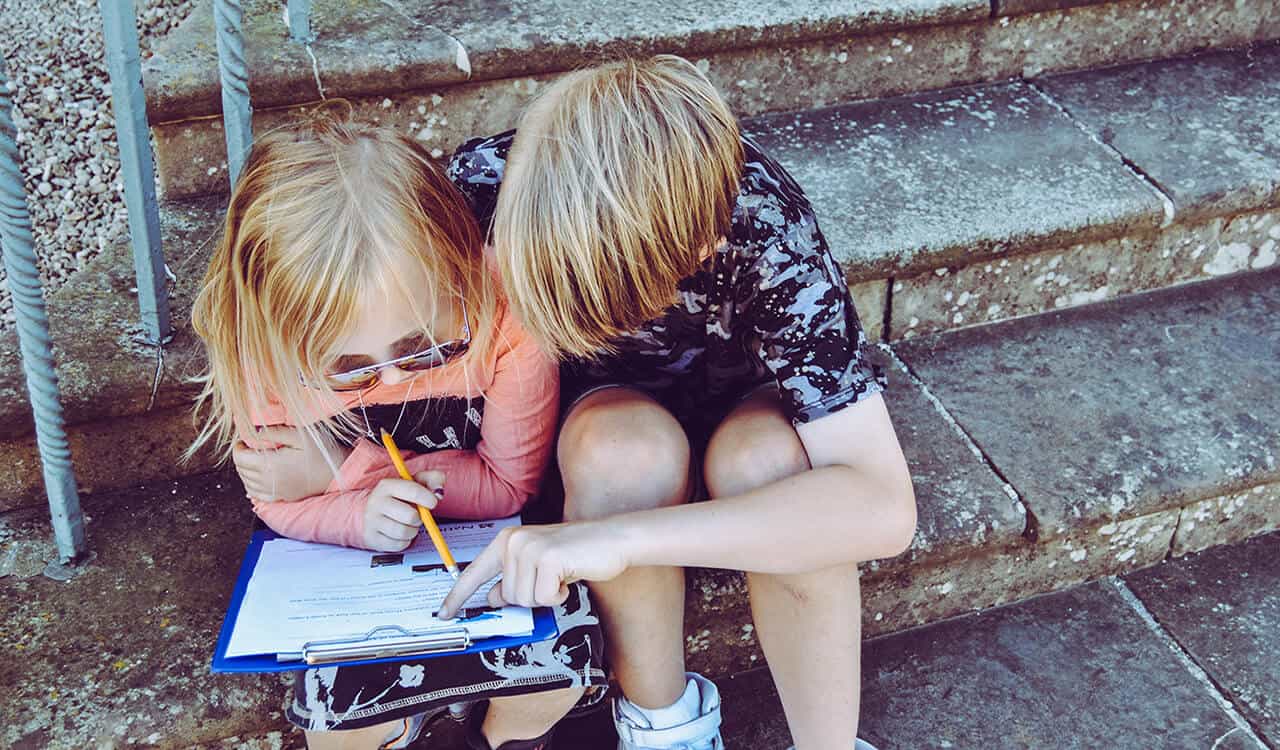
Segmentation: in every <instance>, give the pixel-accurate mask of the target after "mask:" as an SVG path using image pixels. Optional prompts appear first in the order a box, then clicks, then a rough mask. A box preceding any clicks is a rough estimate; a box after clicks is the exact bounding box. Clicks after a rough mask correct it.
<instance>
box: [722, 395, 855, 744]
mask: <svg viewBox="0 0 1280 750" xmlns="http://www.w3.org/2000/svg"><path fill="white" fill-rule="evenodd" d="M808 469H809V460H808V456H807V454H806V453H805V450H804V445H803V444H802V443H801V442H800V436H799V435H797V434H796V431H795V428H794V427H792V425H791V422H790V420H788V419H787V418H786V416H785V415H784V413H783V411H782V408H781V405H780V404H779V402H778V397H777V395H776V394H774V393H762V394H760V395H758V396H755V397H753V398H751V399H749V400H747V401H746V402H744V403H743V404H742V405H740V406H739V407H738V408H737V409H735V410H734V411H733V412H732V413H730V414H729V416H728V417H726V418H725V420H724V422H722V423H721V424H720V426H719V428H717V430H716V432H715V434H714V435H713V436H712V438H711V442H710V444H709V445H708V446H707V458H706V462H705V476H706V480H707V487H708V489H709V490H710V491H711V496H712V497H713V498H718V497H731V496H733V495H737V494H741V493H743V492H746V491H747V490H750V489H753V488H755V487H760V486H763V485H767V484H771V483H773V482H776V481H778V480H780V479H784V478H786V477H788V476H791V475H793V474H797V473H800V472H802V471H807V470H808ZM783 553H784V554H785V551H784V552H783ZM747 583H748V585H749V587H750V592H751V613H752V616H753V617H754V619H755V626H756V633H757V637H758V638H759V639H760V646H761V647H762V648H763V649H764V654H765V658H766V659H767V660H768V662H769V668H770V670H771V672H772V674H773V679H774V683H775V684H776V685H777V687H778V694H779V696H781V698H782V706H783V709H784V711H785V712H786V716H787V724H788V725H789V726H790V728H791V735H792V738H793V739H794V740H795V743H796V750H816V749H817V748H846V747H847V748H852V747H853V745H854V740H855V736H856V734H857V729H858V700H859V691H860V686H859V670H860V655H861V654H860V652H861V641H862V620H861V592H860V589H859V587H858V570H857V566H856V565H855V564H849V565H842V566H837V567H833V568H828V569H824V570H817V571H812V572H808V573H802V574H797V575H768V574H761V573H752V574H749V575H748V576H747Z"/></svg>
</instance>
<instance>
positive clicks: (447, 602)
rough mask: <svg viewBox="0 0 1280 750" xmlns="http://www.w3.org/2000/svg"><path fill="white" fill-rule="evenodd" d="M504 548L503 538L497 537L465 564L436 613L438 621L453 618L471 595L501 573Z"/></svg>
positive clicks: (504, 540) (504, 541)
mask: <svg viewBox="0 0 1280 750" xmlns="http://www.w3.org/2000/svg"><path fill="white" fill-rule="evenodd" d="M505 546H506V539H505V537H503V536H499V537H498V538H497V539H494V540H493V541H492V542H490V544H489V546H488V547H485V548H484V551H483V552H481V553H480V555H479V556H478V557H476V559H475V560H472V561H471V562H470V563H468V564H467V566H466V568H464V569H463V571H462V574H461V575H459V576H458V580H457V581H456V582H455V583H454V584H453V589H452V590H451V591H450V592H449V595H448V596H446V597H445V598H444V602H443V603H442V604H441V605H440V611H439V612H438V613H437V616H438V617H439V618H440V619H442V620H446V619H449V618H450V617H453V616H454V615H455V614H456V613H457V612H458V610H460V609H462V605H463V604H464V603H466V601H467V600H468V599H470V598H471V595H472V594H474V593H476V591H478V590H479V589H480V587H481V586H483V585H484V584H485V583H487V582H489V581H491V580H493V579H494V578H495V577H497V576H498V575H499V574H501V573H502V550H503V548H504V547H505Z"/></svg>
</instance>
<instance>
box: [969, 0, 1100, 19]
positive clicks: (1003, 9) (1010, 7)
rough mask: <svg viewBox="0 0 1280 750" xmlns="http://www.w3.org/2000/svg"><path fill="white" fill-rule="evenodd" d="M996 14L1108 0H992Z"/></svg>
mask: <svg viewBox="0 0 1280 750" xmlns="http://www.w3.org/2000/svg"><path fill="white" fill-rule="evenodd" d="M993 2H994V4H995V13H996V15H998V16H1014V15H1018V14H1020V13H1038V12H1041V11H1046V10H1065V9H1067V8H1079V7H1081V6H1084V5H1098V4H1099V3H1105V2H1108V0H993Z"/></svg>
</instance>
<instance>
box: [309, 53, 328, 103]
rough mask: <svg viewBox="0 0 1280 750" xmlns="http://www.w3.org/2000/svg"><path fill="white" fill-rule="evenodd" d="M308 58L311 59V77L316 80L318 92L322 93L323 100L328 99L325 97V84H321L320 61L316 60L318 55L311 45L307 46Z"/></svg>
mask: <svg viewBox="0 0 1280 750" xmlns="http://www.w3.org/2000/svg"><path fill="white" fill-rule="evenodd" d="M305 49H306V50H307V56H308V57H310V58H311V75H312V76H314V77H315V79H316V91H318V92H319V93H320V98H321V99H328V98H329V97H327V96H325V95H324V84H323V83H321V82H320V61H319V60H317V59H316V53H315V52H313V51H312V50H311V45H310V44H308V45H306V47H305Z"/></svg>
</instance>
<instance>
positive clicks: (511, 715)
mask: <svg viewBox="0 0 1280 750" xmlns="http://www.w3.org/2000/svg"><path fill="white" fill-rule="evenodd" d="M582 693H583V688H564V689H563V690H549V691H547V692H545V693H530V694H528V695H513V696H510V697H507V698H494V699H493V700H491V701H489V711H488V712H487V713H486V714H485V716H484V724H483V725H482V726H481V727H480V730H481V731H482V732H484V737H485V739H486V740H488V741H489V747H498V746H499V745H501V744H502V743H504V742H507V741H508V740H529V739H533V738H534V737H541V736H542V735H544V734H546V733H547V730H549V729H551V727H553V726H555V723H556V722H557V721H560V719H562V718H564V715H565V714H567V713H569V709H571V708H573V705H574V704H575V703H577V702H578V699H579V698H581V697H582Z"/></svg>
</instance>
